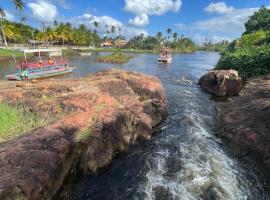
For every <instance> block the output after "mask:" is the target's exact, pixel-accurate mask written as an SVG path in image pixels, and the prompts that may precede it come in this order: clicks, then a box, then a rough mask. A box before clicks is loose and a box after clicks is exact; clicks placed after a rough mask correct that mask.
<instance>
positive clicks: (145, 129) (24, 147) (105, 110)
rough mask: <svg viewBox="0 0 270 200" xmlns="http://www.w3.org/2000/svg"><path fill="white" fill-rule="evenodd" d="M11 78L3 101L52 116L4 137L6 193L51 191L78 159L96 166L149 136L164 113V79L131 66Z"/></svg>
mask: <svg viewBox="0 0 270 200" xmlns="http://www.w3.org/2000/svg"><path fill="white" fill-rule="evenodd" d="M2 85H5V84H2ZM6 85H7V87H4V88H1V90H0V99H1V100H2V101H5V102H8V103H9V104H10V105H17V104H18V103H19V104H20V105H21V106H23V107H24V109H25V111H28V112H33V111H35V112H37V113H40V114H42V115H44V116H50V117H52V116H54V120H53V121H52V122H51V123H50V124H48V125H47V126H45V127H42V128H38V129H35V130H33V131H31V132H29V133H26V134H24V135H23V136H21V137H19V138H15V139H11V140H9V141H7V142H4V143H2V144H0V199H3V200H4V199H31V200H35V199H48V198H51V197H52V196H53V195H54V194H55V192H56V191H57V190H58V189H59V188H60V187H61V185H62V184H63V181H64V179H65V177H66V176H68V174H69V171H70V170H71V169H72V168H73V167H74V166H75V165H76V168H77V167H78V168H79V169H80V171H81V173H84V174H88V173H91V172H97V171H98V170H99V169H101V168H104V167H106V166H107V165H108V164H109V163H110V162H111V160H112V158H113V157H114V156H115V155H116V154H117V153H118V152H121V151H123V149H124V148H125V147H126V146H127V145H128V144H130V143H134V142H135V141H136V140H137V139H138V138H146V139H147V138H150V136H151V133H152V128H153V127H154V126H156V125H158V124H159V123H160V122H161V121H162V120H163V119H164V118H165V117H166V115H167V99H166V96H165V93H164V89H163V87H162V85H161V82H160V81H159V80H158V79H157V78H154V77H149V76H143V75H140V74H138V73H134V72H127V71H123V70H117V69H114V70H104V71H101V72H98V73H96V74H94V75H91V76H88V77H85V78H82V79H65V80H46V81H40V82H37V83H23V84H17V86H19V87H15V83H6ZM12 86H13V87H12ZM134 164H135V163H134Z"/></svg>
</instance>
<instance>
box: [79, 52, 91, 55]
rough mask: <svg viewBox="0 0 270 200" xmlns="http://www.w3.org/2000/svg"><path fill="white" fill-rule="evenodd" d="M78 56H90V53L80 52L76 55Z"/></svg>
mask: <svg viewBox="0 0 270 200" xmlns="http://www.w3.org/2000/svg"><path fill="white" fill-rule="evenodd" d="M78 55H79V56H91V55H92V53H91V52H81V53H78Z"/></svg>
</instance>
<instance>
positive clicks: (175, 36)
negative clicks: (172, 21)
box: [173, 32, 178, 42]
mask: <svg viewBox="0 0 270 200" xmlns="http://www.w3.org/2000/svg"><path fill="white" fill-rule="evenodd" d="M177 39H178V34H177V33H176V32H175V33H174V34H173V40H174V42H175V41H176V40H177Z"/></svg>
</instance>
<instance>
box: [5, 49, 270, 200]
mask: <svg viewBox="0 0 270 200" xmlns="http://www.w3.org/2000/svg"><path fill="white" fill-rule="evenodd" d="M98 54H99V53H97V54H95V53H94V54H93V55H92V56H90V57H73V58H71V64H72V65H74V66H77V67H78V68H77V69H76V71H75V72H74V73H73V74H71V75H67V76H64V77H61V78H69V77H81V76H84V75H86V74H89V73H93V72H96V71H98V70H101V69H104V68H108V67H120V68H123V69H127V70H133V71H137V72H141V73H144V74H148V75H153V76H156V77H158V78H159V79H160V80H161V81H162V83H163V85H164V87H165V89H166V94H167V97H168V101H169V116H168V118H167V120H166V121H164V122H163V123H162V124H161V125H160V126H159V127H157V130H156V132H155V134H154V136H153V137H152V139H151V140H149V141H139V142H138V143H137V144H135V145H132V146H130V147H129V148H128V150H127V151H126V152H124V153H122V154H120V155H119V156H118V157H117V158H115V159H114V160H113V162H112V164H111V165H110V166H109V167H108V169H107V170H106V171H104V172H102V173H100V174H99V175H96V176H84V177H80V178H79V179H77V180H76V182H75V184H74V192H73V194H72V195H71V196H70V199H74V200H75V199H76V200H77V199H78V200H141V199H147V200H148V199H149V200H150V199H157V200H163V199H164V200H165V199H166V200H178V199H179V200H193V199H194V200H199V199H202V200H203V199H205V200H219V199H220V200H263V199H269V197H268V196H267V192H265V191H264V187H263V185H262V184H261V181H260V179H259V178H258V175H257V173H256V169H254V168H252V167H251V166H249V165H248V164H247V163H245V162H242V161H241V160H239V159H237V158H235V157H234V156H233V155H232V153H231V151H230V150H229V149H227V147H226V145H225V144H224V143H223V142H222V141H221V140H220V139H218V138H217V137H216V136H215V131H218V130H216V128H215V127H216V124H215V123H216V109H215V102H214V101H213V100H212V99H211V98H210V95H208V94H206V93H204V92H203V91H202V90H201V89H200V88H199V87H198V85H197V80H198V78H199V77H200V76H201V75H202V74H204V73H205V72H207V70H209V69H211V68H213V66H214V65H215V64H216V62H217V60H218V58H219V55H218V54H217V53H206V52H196V53H194V54H176V55H174V58H173V64H171V65H164V64H157V63H156V59H157V55H154V54H135V57H134V59H132V60H130V62H129V63H127V64H123V65H113V64H101V63H96V62H95V56H96V55H98ZM3 62H6V64H5V67H4V64H3ZM7 68H8V69H7ZM13 70H14V69H13V68H12V61H1V63H0V78H3V77H4V75H5V74H7V72H8V73H10V72H12V71H13Z"/></svg>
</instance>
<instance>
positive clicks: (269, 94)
mask: <svg viewBox="0 0 270 200" xmlns="http://www.w3.org/2000/svg"><path fill="white" fill-rule="evenodd" d="M269 88H270V75H266V76H260V77H256V78H250V79H248V80H247V83H246V85H245V86H244V88H243V89H242V91H241V92H240V95H239V96H237V97H233V98H229V99H228V100H226V101H221V102H218V103H217V108H218V131H217V133H218V135H219V136H220V137H222V138H224V139H225V140H226V141H227V142H228V143H229V144H230V146H231V147H232V148H233V149H234V151H235V153H236V154H237V155H238V156H240V157H241V158H244V159H247V160H248V162H254V161H255V163H256V165H257V166H258V168H260V169H261V171H263V173H264V177H266V178H265V179H266V180H267V177H268V178H269V177H270V173H269V170H270V135H269V133H270V89H269ZM268 181H269V179H268ZM268 185H269V182H268ZM269 188H270V187H268V191H269Z"/></svg>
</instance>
